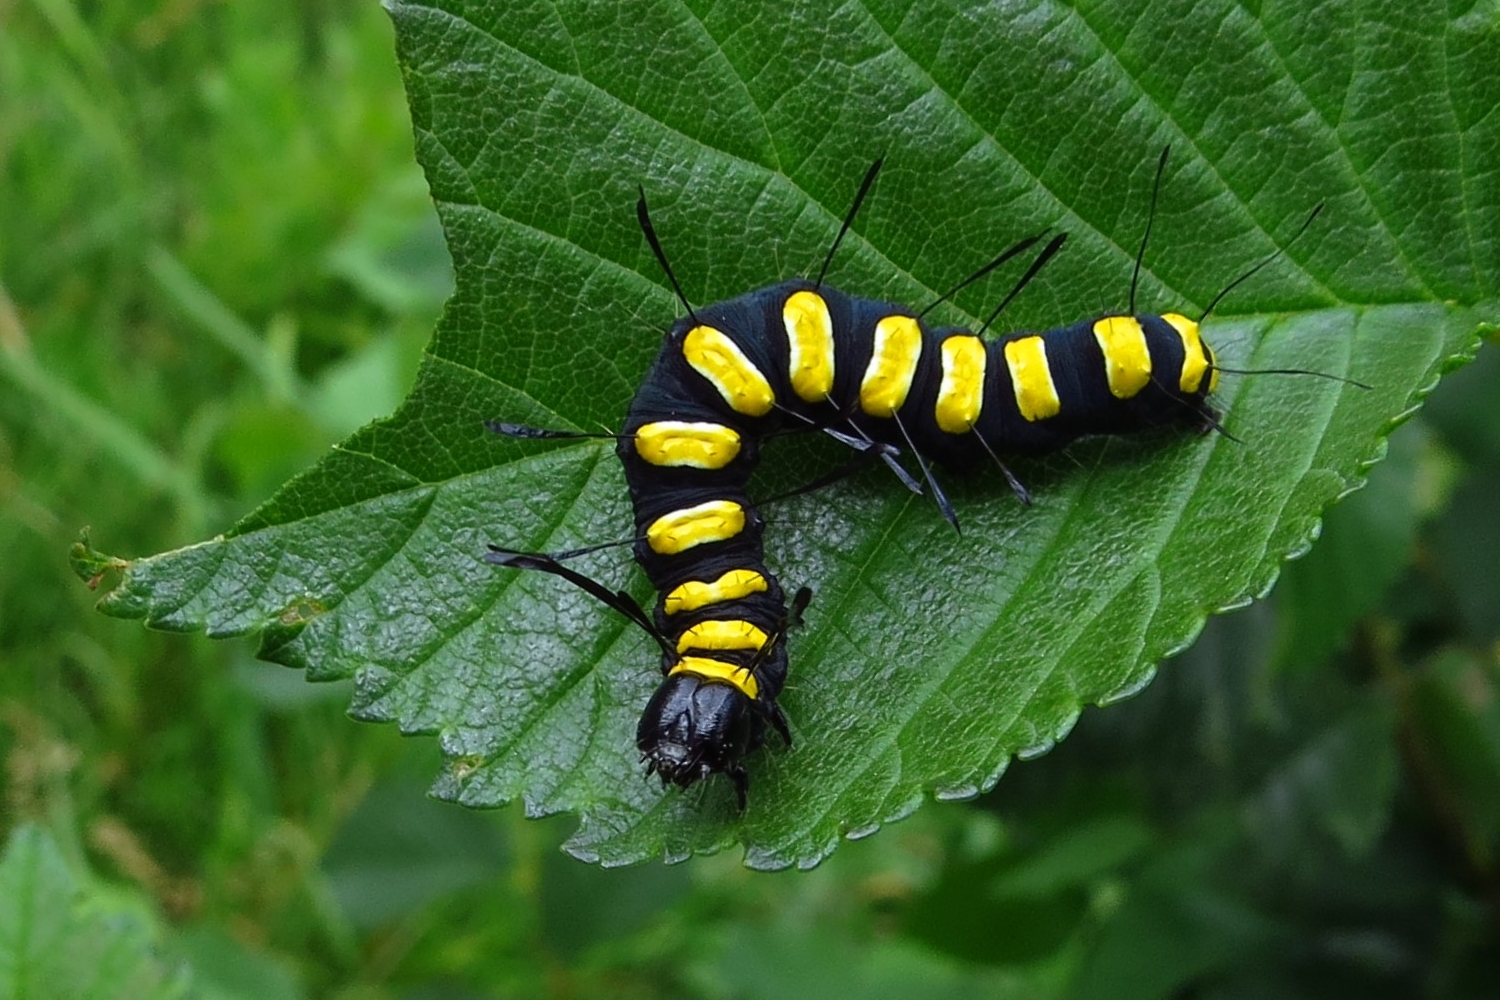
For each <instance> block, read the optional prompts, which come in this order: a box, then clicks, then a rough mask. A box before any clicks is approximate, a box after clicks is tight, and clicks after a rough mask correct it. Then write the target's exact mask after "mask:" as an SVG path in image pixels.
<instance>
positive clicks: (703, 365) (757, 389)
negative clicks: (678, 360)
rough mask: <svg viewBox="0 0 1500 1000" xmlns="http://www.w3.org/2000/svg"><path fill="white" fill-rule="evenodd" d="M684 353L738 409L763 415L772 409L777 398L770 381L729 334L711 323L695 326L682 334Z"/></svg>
mask: <svg viewBox="0 0 1500 1000" xmlns="http://www.w3.org/2000/svg"><path fill="white" fill-rule="evenodd" d="M682 356H683V357H684V358H686V359H687V363H688V364H690V365H692V366H693V370H694V371H696V372H697V373H698V374H699V375H702V376H703V377H704V378H706V379H707V380H708V381H709V384H710V385H712V386H713V387H714V388H715V389H717V390H718V392H719V395H720V396H723V397H724V402H726V403H728V404H729V406H730V408H731V409H733V410H734V411H735V412H736V413H743V414H744V415H745V416H747V417H763V416H765V415H766V414H767V413H770V412H771V404H772V403H774V402H775V401H776V394H775V393H773V392H772V391H771V383H769V382H767V381H766V377H765V376H764V375H762V374H761V371H760V369H759V368H757V367H755V363H754V362H753V361H751V360H750V359H749V358H747V357H745V352H744V351H742V350H740V348H739V345H738V344H736V343H735V342H734V341H733V340H730V339H729V337H728V335H727V334H724V333H722V332H721V331H719V330H715V329H714V328H713V327H711V326H695V327H693V328H692V329H691V330H689V331H688V333H687V336H686V337H684V338H682Z"/></svg>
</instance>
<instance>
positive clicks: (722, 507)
mask: <svg viewBox="0 0 1500 1000" xmlns="http://www.w3.org/2000/svg"><path fill="white" fill-rule="evenodd" d="M744 530H745V508H743V507H741V506H740V505H739V504H737V503H735V502H734V501H733V500H710V501H708V502H707V503H700V504H698V505H697V506H696V507H684V508H683V509H682V510H674V511H672V512H671V513H670V514H663V515H662V516H661V517H658V518H657V519H656V520H655V521H652V522H651V526H650V527H648V528H647V529H646V544H647V545H649V546H651V551H652V552H655V553H656V554H657V555H662V556H675V555H676V554H677V553H679V552H684V551H686V550H688V549H690V548H692V547H694V546H695V545H704V544H706V543H708V542H722V541H724V540H725V539H729V538H733V537H734V536H735V535H738V534H739V533H740V532H741V531H744Z"/></svg>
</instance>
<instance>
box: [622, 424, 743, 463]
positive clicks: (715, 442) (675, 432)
mask: <svg viewBox="0 0 1500 1000" xmlns="http://www.w3.org/2000/svg"><path fill="white" fill-rule="evenodd" d="M635 451H636V454H637V455H640V456H641V458H642V459H644V460H645V461H647V462H649V463H651V464H652V465H664V466H686V467H688V468H692V469H722V468H724V466H726V465H728V464H729V463H730V462H733V461H734V460H735V458H736V457H737V456H738V455H739V453H740V435H739V433H738V432H737V431H735V430H734V429H733V428H730V427H725V426H724V425H723V424H713V423H701V422H695V421H687V420H658V421H656V422H655V423H650V424H642V425H641V426H640V427H638V428H637V429H636V432H635Z"/></svg>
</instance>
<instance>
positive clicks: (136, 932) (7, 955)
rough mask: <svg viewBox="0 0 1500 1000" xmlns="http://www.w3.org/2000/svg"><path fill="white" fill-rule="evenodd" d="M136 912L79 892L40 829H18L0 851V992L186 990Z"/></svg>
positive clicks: (33, 997)
mask: <svg viewBox="0 0 1500 1000" xmlns="http://www.w3.org/2000/svg"><path fill="white" fill-rule="evenodd" d="M154 937H155V932H154V929H153V928H152V927H151V926H150V925H149V923H148V922H147V921H146V920H144V919H142V917H141V915H140V914H138V913H134V912H131V911H129V910H126V909H122V908H120V907H118V906H117V905H114V904H112V903H111V901H110V899H109V897H108V895H107V894H103V893H99V892H94V891H85V890H84V889H83V887H81V886H80V885H79V884H78V881H77V879H75V878H74V876H73V873H72V872H71V871H69V870H68V866H67V864H66V862H64V861H63V858H62V855H61V854H60V853H59V852H58V849H57V845H56V844H55V843H53V841H52V839H51V838H50V837H48V836H47V835H46V834H45V833H44V832H43V831H42V830H41V829H39V828H37V827H34V826H23V827H20V828H19V829H17V830H16V831H15V833H13V834H12V835H11V838H10V842H9V843H8V844H6V847H5V853H4V855H3V856H0V997H15V998H17V1000H21V998H24V1000H48V998H51V997H59V998H62V997H90V998H96V1000H111V998H115V997H118V998H120V1000H157V998H162V1000H166V998H174V997H182V996H186V995H188V988H187V978H186V976H185V974H180V973H173V972H171V971H170V970H169V969H167V968H165V967H164V964H163V963H162V962H161V961H160V960H159V959H158V957H157V956H156V955H155V954H154V948H155V942H154V940H153V939H154Z"/></svg>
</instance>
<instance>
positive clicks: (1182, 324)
mask: <svg viewBox="0 0 1500 1000" xmlns="http://www.w3.org/2000/svg"><path fill="white" fill-rule="evenodd" d="M1162 319H1164V320H1166V321H1167V324H1168V325H1169V326H1171V327H1172V329H1174V330H1176V331H1177V336H1179V337H1181V338H1182V375H1181V376H1180V377H1179V378H1178V380H1177V385H1178V387H1179V388H1181V389H1182V391H1183V392H1197V391H1198V388H1199V387H1200V386H1201V385H1203V373H1204V372H1206V371H1208V359H1209V358H1210V357H1212V355H1213V352H1212V351H1207V350H1205V349H1204V346H1203V338H1202V337H1200V336H1198V324H1197V323H1194V322H1193V321H1192V320H1190V319H1188V318H1187V317H1186V316H1180V315H1178V314H1177V313H1167V314H1166V315H1165V316H1163V317H1162ZM1218 387H1219V372H1218V369H1214V373H1213V375H1212V376H1211V377H1210V378H1209V382H1208V391H1209V392H1213V391H1214V390H1215V389H1217V388H1218Z"/></svg>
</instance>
